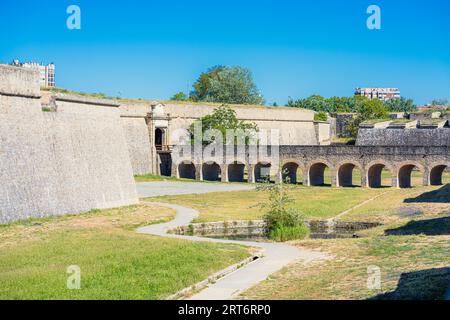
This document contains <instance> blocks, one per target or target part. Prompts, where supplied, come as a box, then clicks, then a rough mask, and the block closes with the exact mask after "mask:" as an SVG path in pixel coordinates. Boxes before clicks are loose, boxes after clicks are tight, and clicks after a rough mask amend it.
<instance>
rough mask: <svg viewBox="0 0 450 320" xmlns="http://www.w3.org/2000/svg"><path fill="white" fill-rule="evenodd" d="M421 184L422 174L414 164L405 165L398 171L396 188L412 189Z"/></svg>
mask: <svg viewBox="0 0 450 320" xmlns="http://www.w3.org/2000/svg"><path fill="white" fill-rule="evenodd" d="M422 183H423V176H422V173H421V172H420V169H419V167H417V166H416V165H415V164H406V165H403V166H401V167H400V168H399V169H398V186H399V187H400V188H412V187H413V186H418V185H422Z"/></svg>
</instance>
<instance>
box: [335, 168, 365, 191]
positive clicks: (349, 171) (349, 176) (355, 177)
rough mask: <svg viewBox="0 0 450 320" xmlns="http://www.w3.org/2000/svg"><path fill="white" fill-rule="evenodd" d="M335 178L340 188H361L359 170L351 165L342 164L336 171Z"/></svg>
mask: <svg viewBox="0 0 450 320" xmlns="http://www.w3.org/2000/svg"><path fill="white" fill-rule="evenodd" d="M355 168H356V170H355ZM354 173H355V174H354ZM337 178H338V185H339V186H340V187H356V186H361V170H360V169H359V167H357V166H356V165H355V164H353V163H344V164H342V165H341V166H340V167H339V169H338V176H337Z"/></svg>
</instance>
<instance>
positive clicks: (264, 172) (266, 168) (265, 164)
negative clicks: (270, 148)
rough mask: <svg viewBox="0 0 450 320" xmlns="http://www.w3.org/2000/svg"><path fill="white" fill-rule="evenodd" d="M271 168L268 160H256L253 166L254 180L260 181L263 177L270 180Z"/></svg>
mask: <svg viewBox="0 0 450 320" xmlns="http://www.w3.org/2000/svg"><path fill="white" fill-rule="evenodd" d="M271 169H272V163H271V162H270V161H258V163H256V164H255V165H254V166H253V174H254V177H255V181H256V182H262V181H263V180H265V179H269V180H270V170H271Z"/></svg>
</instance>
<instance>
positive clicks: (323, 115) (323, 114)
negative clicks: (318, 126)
mask: <svg viewBox="0 0 450 320" xmlns="http://www.w3.org/2000/svg"><path fill="white" fill-rule="evenodd" d="M327 120H328V115H327V113H326V112H323V111H320V112H318V113H316V114H315V115H314V121H327Z"/></svg>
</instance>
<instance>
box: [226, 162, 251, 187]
mask: <svg viewBox="0 0 450 320" xmlns="http://www.w3.org/2000/svg"><path fill="white" fill-rule="evenodd" d="M246 167H247V164H246V162H245V161H239V160H236V161H233V162H232V163H228V164H227V168H228V169H227V173H228V181H229V182H243V181H244V172H245V168H246Z"/></svg>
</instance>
